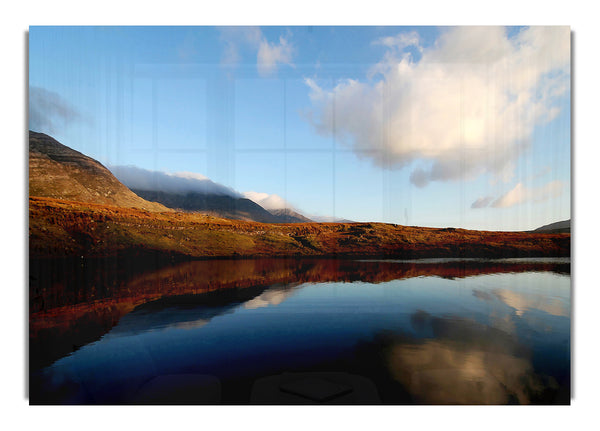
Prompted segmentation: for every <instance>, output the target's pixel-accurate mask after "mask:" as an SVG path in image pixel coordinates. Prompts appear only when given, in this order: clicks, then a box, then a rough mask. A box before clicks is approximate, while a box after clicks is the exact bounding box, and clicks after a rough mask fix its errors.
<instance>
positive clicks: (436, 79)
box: [305, 27, 570, 187]
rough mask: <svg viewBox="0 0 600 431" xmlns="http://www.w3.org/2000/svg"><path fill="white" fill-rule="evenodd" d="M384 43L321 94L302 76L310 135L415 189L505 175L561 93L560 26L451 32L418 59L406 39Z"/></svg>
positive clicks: (564, 81) (565, 76) (564, 39)
mask: <svg viewBox="0 0 600 431" xmlns="http://www.w3.org/2000/svg"><path fill="white" fill-rule="evenodd" d="M376 43H378V44H381V45H384V46H387V47H389V48H390V49H389V50H388V52H387V53H386V54H385V56H384V57H383V59H382V60H381V61H380V62H379V63H378V64H376V65H375V66H374V68H373V70H372V71H371V73H370V75H371V77H372V76H375V75H377V74H379V75H377V76H380V79H379V80H377V81H374V82H373V81H370V82H362V81H359V80H354V79H346V80H343V81H340V82H338V83H337V85H335V86H334V87H333V88H331V89H326V88H322V87H321V86H319V85H318V84H317V83H316V82H315V81H314V80H311V79H306V80H305V82H306V84H307V86H308V87H309V89H310V98H311V101H312V105H313V109H312V115H310V114H309V115H307V116H306V118H308V119H309V121H311V123H312V125H313V126H314V129H315V130H316V131H317V132H318V133H320V134H322V135H327V136H332V135H333V136H334V137H335V138H336V139H337V140H338V141H339V142H341V143H342V145H345V146H347V147H349V148H351V149H353V150H354V151H355V152H356V154H357V155H358V156H359V157H364V158H370V159H371V160H372V161H373V162H374V163H375V164H376V165H378V166H381V167H383V168H387V169H401V168H408V167H410V168H411V169H412V172H411V175H410V179H411V181H412V183H413V184H415V185H416V186H418V187H424V186H426V185H428V184H429V183H430V182H432V181H448V180H469V179H473V178H476V177H477V176H479V175H481V174H484V173H489V174H491V175H492V177H494V178H496V179H499V180H501V181H504V182H506V181H509V180H510V179H511V178H512V177H513V173H514V166H515V163H516V160H517V159H518V158H519V157H520V156H521V154H522V153H523V151H524V150H525V149H526V148H528V146H529V143H530V139H531V135H532V132H533V129H534V127H535V126H536V125H538V124H542V123H544V122H548V121H551V120H552V119H553V118H555V117H556V115H557V114H558V112H559V108H558V107H557V104H556V102H557V99H558V98H560V97H563V96H564V95H565V94H567V93H568V88H569V73H570V72H569V65H570V35H569V29H568V27H531V28H526V29H523V30H521V31H520V32H519V33H517V34H516V35H515V36H513V37H511V38H509V37H508V34H507V32H506V30H505V29H504V28H501V27H453V28H450V29H448V30H445V31H444V32H443V33H442V34H441V36H440V37H439V39H438V40H437V41H436V43H435V44H433V45H432V46H431V47H428V48H423V49H422V50H421V54H422V55H421V58H420V60H419V61H415V60H413V58H412V57H411V56H410V55H408V54H406V53H403V52H401V51H402V50H401V49H400V48H405V47H407V46H409V45H414V46H416V47H419V46H420V45H419V40H418V37H417V36H416V35H415V34H413V33H407V34H400V35H397V36H393V37H388V38H383V39H378V40H377V41H376Z"/></svg>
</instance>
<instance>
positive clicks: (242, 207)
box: [110, 166, 312, 223]
mask: <svg viewBox="0 0 600 431" xmlns="http://www.w3.org/2000/svg"><path fill="white" fill-rule="evenodd" d="M110 169H111V171H112V172H113V173H114V174H115V176H116V177H117V178H118V179H119V180H120V181H121V182H122V183H123V184H125V185H126V186H127V187H129V188H130V189H131V190H132V191H133V192H135V193H136V194H137V195H138V196H141V197H143V198H144V199H147V200H149V201H152V202H158V203H161V204H162V205H165V206H166V207H169V208H173V209H178V210H183V211H191V212H202V213H206V214H211V215H214V216H217V217H224V218H229V219H234V220H244V221H257V222H261V223H306V222H311V221H312V220H311V219H309V218H307V217H305V216H303V215H302V214H300V213H299V212H297V211H294V210H292V209H291V208H286V207H285V206H286V205H287V204H286V202H285V201H284V200H283V199H281V198H280V197H279V196H277V195H268V194H266V193H254V192H249V193H244V194H242V193H238V192H237V191H235V190H233V189H232V188H229V187H226V186H224V185H222V184H218V183H215V182H214V181H212V180H210V179H209V178H208V177H205V176H204V175H201V174H196V173H191V172H177V173H166V172H159V171H150V170H147V169H142V168H138V167H136V166H111V167H110ZM257 196H258V197H260V198H261V199H257ZM263 204H264V205H263Z"/></svg>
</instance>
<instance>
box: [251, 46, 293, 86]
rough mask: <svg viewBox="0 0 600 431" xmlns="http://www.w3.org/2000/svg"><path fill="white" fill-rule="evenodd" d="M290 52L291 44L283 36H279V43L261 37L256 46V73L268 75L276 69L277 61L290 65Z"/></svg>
mask: <svg viewBox="0 0 600 431" xmlns="http://www.w3.org/2000/svg"><path fill="white" fill-rule="evenodd" d="M292 53H293V48H292V46H291V45H290V44H289V42H288V41H287V40H286V39H285V38H283V37H280V38H279V43H270V42H269V41H267V40H266V39H263V40H262V41H261V42H260V46H259V47H258V55H257V63H256V67H257V68H258V73H259V74H260V75H261V76H268V75H272V74H273V72H275V71H276V70H277V65H278V64H279V63H281V64H288V65H291V64H292Z"/></svg>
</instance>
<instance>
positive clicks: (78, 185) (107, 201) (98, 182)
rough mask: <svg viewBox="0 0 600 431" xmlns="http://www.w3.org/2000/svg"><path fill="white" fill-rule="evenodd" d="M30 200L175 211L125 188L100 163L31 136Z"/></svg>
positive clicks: (53, 141)
mask: <svg viewBox="0 0 600 431" xmlns="http://www.w3.org/2000/svg"><path fill="white" fill-rule="evenodd" d="M29 196H38V197H48V198H55V199H66V200H72V201H78V202H89V203H96V204H101V205H113V206H120V207H127V208H141V209H145V210H148V211H154V212H156V211H171V210H170V209H168V208H166V207H164V206H163V205H160V204H157V203H155V202H148V201H146V200H144V199H142V198H141V197H139V196H137V195H136V194H135V193H133V192H132V191H131V190H129V189H128V188H127V187H125V186H124V185H123V184H121V182H119V180H117V179H116V178H115V176H114V175H113V174H112V173H111V172H110V171H109V170H108V169H106V168H105V167H104V166H103V165H102V164H101V163H100V162H98V161H96V160H94V159H92V158H91V157H88V156H85V155H84V154H81V153H80V152H78V151H75V150H73V149H71V148H69V147H67V146H66V145H63V144H61V143H60V142H58V141H57V140H56V139H54V138H52V137H50V136H48V135H46V134H44V133H37V132H32V131H30V132H29Z"/></svg>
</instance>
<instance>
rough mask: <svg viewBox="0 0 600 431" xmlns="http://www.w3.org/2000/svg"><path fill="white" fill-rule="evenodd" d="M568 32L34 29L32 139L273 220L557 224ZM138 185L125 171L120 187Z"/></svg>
mask: <svg viewBox="0 0 600 431" xmlns="http://www.w3.org/2000/svg"><path fill="white" fill-rule="evenodd" d="M570 40H571V39H570V30H569V28H568V27H509V28H505V27H441V28H440V27H388V26H372V27H320V26H317V27H260V28H259V27H185V26H180V27H30V29H29V128H30V129H31V130H34V131H38V132H44V133H47V134H49V135H51V136H53V137H54V138H56V139H57V140H58V141H59V142H61V143H63V144H65V145H67V146H69V147H71V148H74V149H76V150H78V151H81V152H83V153H84V154H86V155H88V156H90V157H93V158H95V159H97V160H98V161H100V162H101V163H103V164H105V165H107V166H109V167H110V168H111V169H113V170H116V169H117V168H116V167H118V166H129V167H135V168H136V169H137V171H139V172H143V171H159V172H160V173H161V175H167V176H168V177H170V178H172V177H179V178H185V179H190V178H192V179H198V180H208V179H210V180H211V181H212V182H213V183H211V184H216V185H221V186H223V188H224V189H228V190H232V191H235V192H237V193H239V194H240V195H243V196H246V197H248V198H250V199H253V200H255V201H257V202H259V203H262V204H263V205H265V206H266V207H269V209H273V208H276V207H278V206H279V207H281V206H287V207H290V208H293V209H296V210H298V211H300V212H302V213H303V214H305V215H307V216H309V217H311V216H312V217H316V216H328V217H339V218H345V219H351V220H355V221H378V222H389V223H397V224H406V225H418V226H432V227H449V226H452V227H462V228H469V229H485V230H528V229H533V228H536V227H539V226H541V225H544V224H548V223H552V222H555V221H559V220H564V219H568V218H570V217H571V213H570V205H571V193H570V190H571V181H570V178H571V120H570V118H571V94H570V92H571V76H570V66H571V64H570V61H571V49H570ZM132 171H134V169H133V168H131V169H130V172H132Z"/></svg>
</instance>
